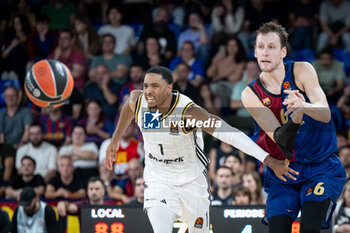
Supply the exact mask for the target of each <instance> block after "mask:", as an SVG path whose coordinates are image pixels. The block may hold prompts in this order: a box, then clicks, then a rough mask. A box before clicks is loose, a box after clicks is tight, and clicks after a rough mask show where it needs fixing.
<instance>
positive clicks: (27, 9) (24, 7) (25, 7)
mask: <svg viewBox="0 0 350 233" xmlns="http://www.w3.org/2000/svg"><path fill="white" fill-rule="evenodd" d="M14 3H15V4H14V7H15V9H13V11H14V12H16V13H18V14H23V15H25V16H26V17H27V19H28V21H29V25H30V26H31V27H34V26H35V15H34V14H33V12H32V9H31V5H29V1H28V0H17V1H14Z"/></svg>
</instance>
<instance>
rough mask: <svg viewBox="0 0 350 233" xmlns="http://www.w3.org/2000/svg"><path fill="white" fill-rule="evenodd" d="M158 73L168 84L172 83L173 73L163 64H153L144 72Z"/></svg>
mask: <svg viewBox="0 0 350 233" xmlns="http://www.w3.org/2000/svg"><path fill="white" fill-rule="evenodd" d="M150 73H152V74H160V75H161V76H162V78H163V79H164V80H165V81H167V83H169V84H173V74H172V73H171V71H170V70H169V69H168V68H166V67H164V66H153V67H151V68H149V69H148V70H147V71H146V74H150Z"/></svg>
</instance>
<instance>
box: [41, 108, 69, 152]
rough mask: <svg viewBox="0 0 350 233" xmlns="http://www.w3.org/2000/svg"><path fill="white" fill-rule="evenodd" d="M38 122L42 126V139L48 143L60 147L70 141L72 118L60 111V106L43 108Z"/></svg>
mask: <svg viewBox="0 0 350 233" xmlns="http://www.w3.org/2000/svg"><path fill="white" fill-rule="evenodd" d="M47 112H48V114H46V113H47ZM39 122H40V124H41V125H42V128H43V133H44V139H45V140H47V141H48V142H49V143H51V144H53V145H55V146H57V147H60V146H62V145H66V144H69V143H70V142H71V141H72V138H71V132H72V120H71V118H70V117H68V116H66V115H64V114H63V113H62V111H61V108H47V109H43V114H42V115H41V117H40V120H39Z"/></svg>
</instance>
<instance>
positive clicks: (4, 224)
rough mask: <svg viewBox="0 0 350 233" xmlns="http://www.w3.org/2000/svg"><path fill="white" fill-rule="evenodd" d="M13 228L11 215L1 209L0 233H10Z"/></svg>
mask: <svg viewBox="0 0 350 233" xmlns="http://www.w3.org/2000/svg"><path fill="white" fill-rule="evenodd" d="M10 227H11V223H10V219H9V215H8V214H7V212H6V211H4V210H2V209H0V233H8V232H9V230H10Z"/></svg>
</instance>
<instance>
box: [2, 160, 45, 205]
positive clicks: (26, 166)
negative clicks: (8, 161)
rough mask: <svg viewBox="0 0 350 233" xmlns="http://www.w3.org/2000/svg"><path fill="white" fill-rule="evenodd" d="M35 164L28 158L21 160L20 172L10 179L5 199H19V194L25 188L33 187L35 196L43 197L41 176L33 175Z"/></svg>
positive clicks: (43, 183) (43, 182)
mask: <svg viewBox="0 0 350 233" xmlns="http://www.w3.org/2000/svg"><path fill="white" fill-rule="evenodd" d="M35 167H36V162H35V160H34V159H32V158H31V157H29V156H24V157H22V159H21V171H22V173H21V174H20V175H17V176H15V177H13V178H12V179H11V182H10V185H9V186H8V187H7V188H6V198H16V199H17V200H18V199H19V197H20V194H21V192H22V190H23V188H25V187H28V186H30V187H33V188H34V191H35V193H36V195H37V196H39V197H40V196H42V195H44V192H45V181H44V179H43V178H42V176H41V175H34V171H35Z"/></svg>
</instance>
